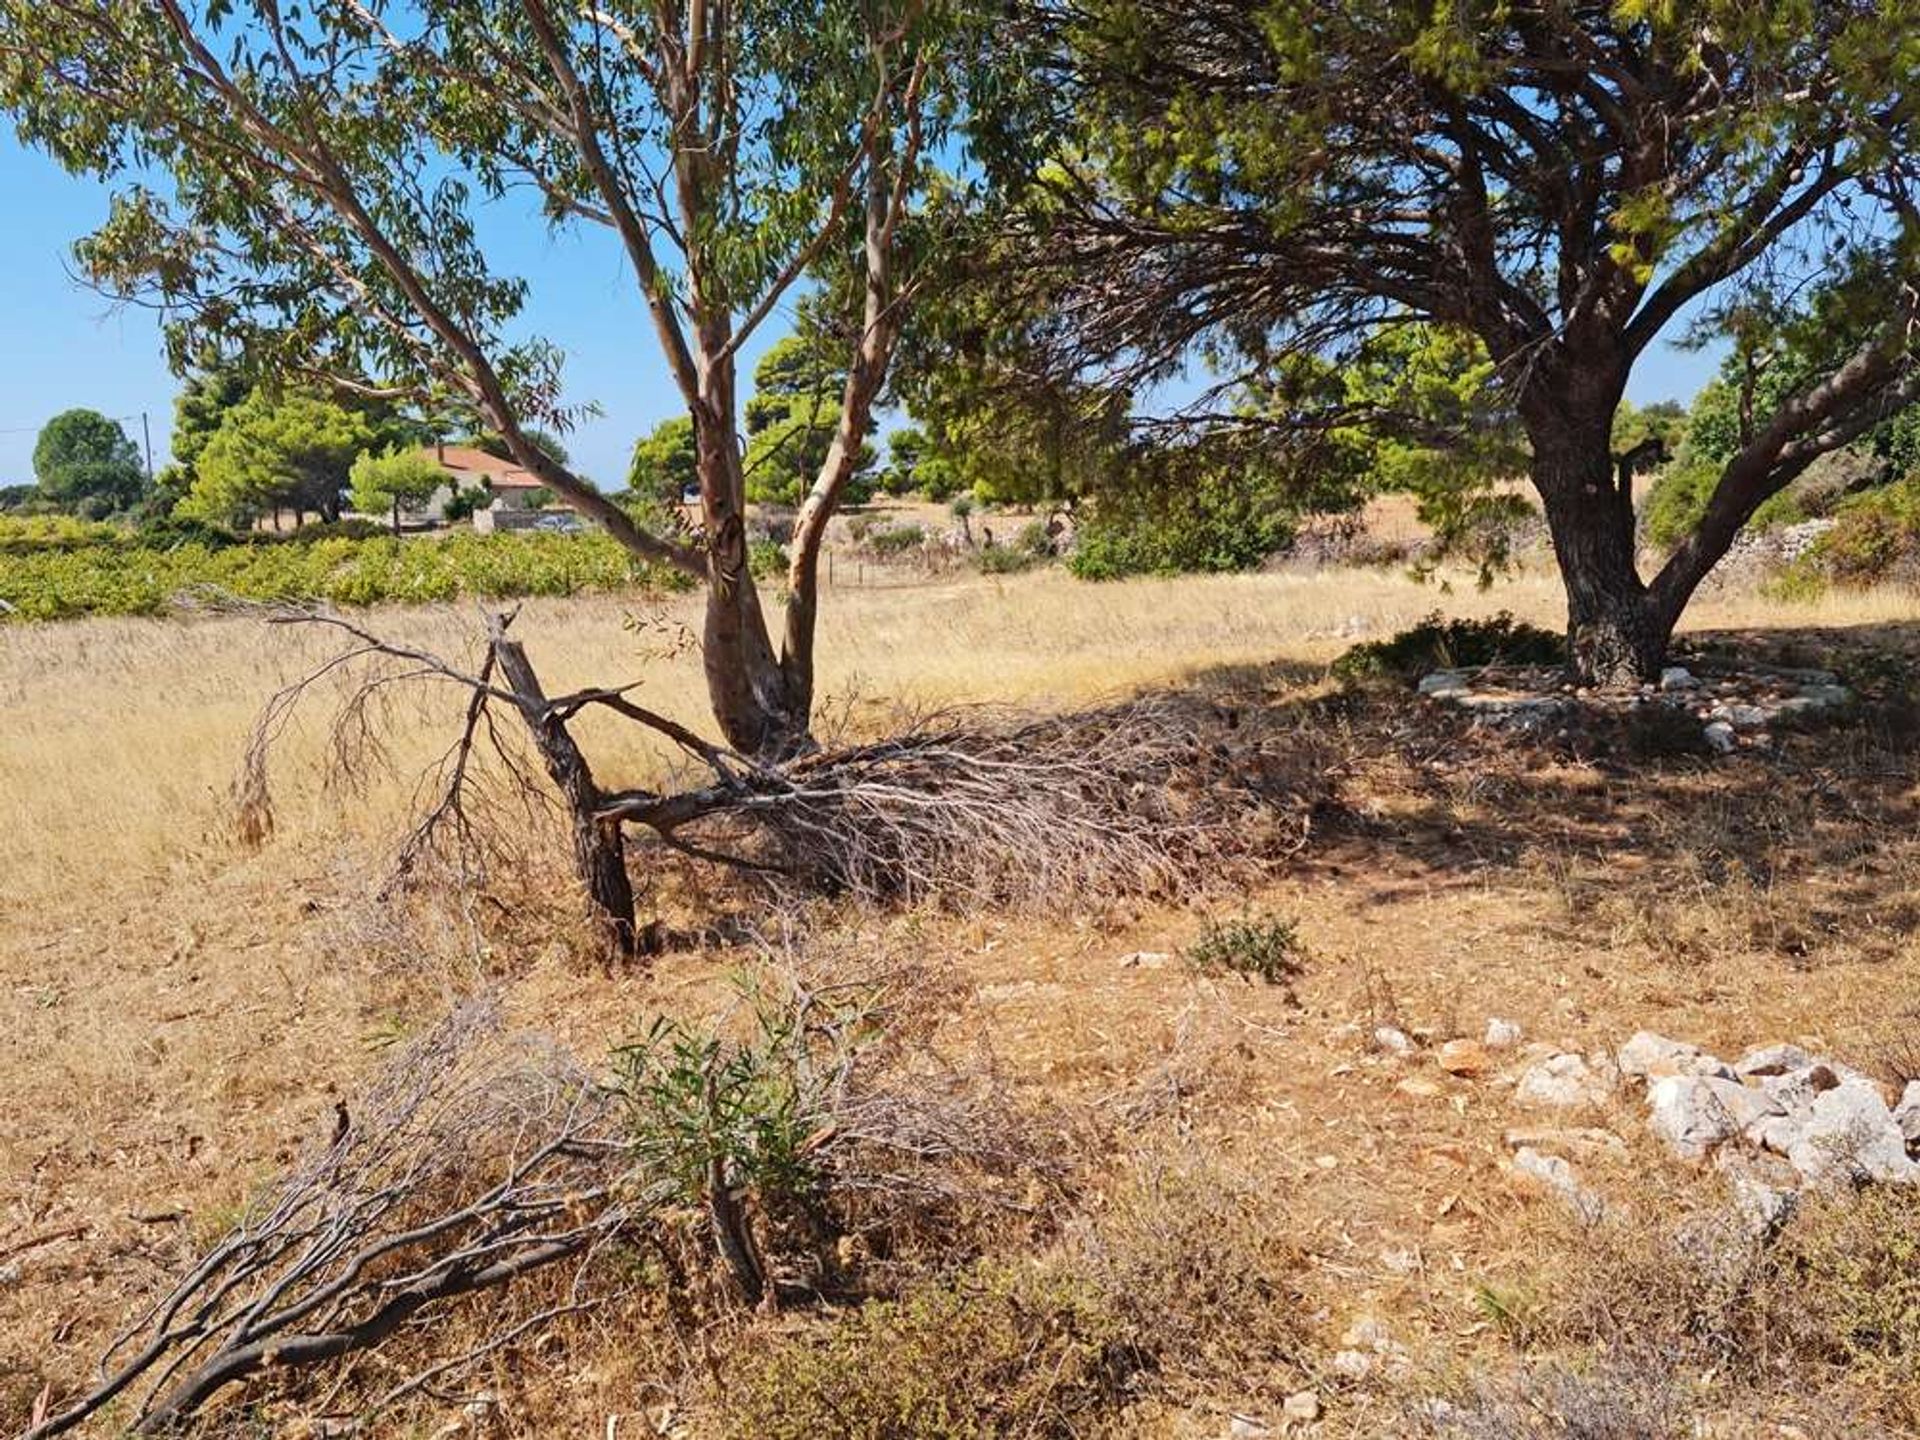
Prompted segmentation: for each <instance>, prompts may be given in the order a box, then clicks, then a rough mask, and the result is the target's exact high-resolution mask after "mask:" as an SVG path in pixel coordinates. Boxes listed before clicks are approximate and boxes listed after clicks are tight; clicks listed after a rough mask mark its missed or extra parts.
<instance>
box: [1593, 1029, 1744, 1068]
mask: <svg viewBox="0 0 1920 1440" xmlns="http://www.w3.org/2000/svg"><path fill="white" fill-rule="evenodd" d="M1619 1061H1620V1071H1621V1073H1622V1074H1624V1075H1631V1076H1634V1077H1635V1078H1636V1079H1641V1080H1656V1079H1659V1078H1660V1077H1661V1076H1664V1075H1718V1076H1721V1077H1722V1078H1725V1079H1732V1078H1733V1071H1732V1070H1730V1069H1728V1068H1727V1066H1726V1065H1725V1064H1723V1063H1722V1062H1721V1061H1720V1060H1718V1059H1716V1058H1715V1057H1714V1056H1712V1055H1709V1054H1708V1053H1707V1052H1706V1051H1704V1050H1702V1049H1701V1048H1700V1047H1699V1046H1698V1045H1689V1044H1688V1043H1687V1042H1686V1041H1684V1040H1669V1039H1668V1038H1667V1037H1666V1036H1665V1035H1656V1034H1655V1033H1654V1032H1653V1031H1651V1030H1641V1031H1639V1032H1637V1033H1636V1034H1635V1035H1634V1036H1633V1038H1632V1039H1630V1040H1628V1041H1627V1043H1626V1044H1624V1045H1622V1046H1621V1047H1620V1055H1619Z"/></svg>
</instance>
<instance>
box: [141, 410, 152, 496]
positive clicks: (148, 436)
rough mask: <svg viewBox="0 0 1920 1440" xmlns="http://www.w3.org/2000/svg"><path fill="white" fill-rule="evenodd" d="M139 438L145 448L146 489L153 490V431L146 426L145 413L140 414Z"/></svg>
mask: <svg viewBox="0 0 1920 1440" xmlns="http://www.w3.org/2000/svg"><path fill="white" fill-rule="evenodd" d="M140 438H141V440H142V441H143V442H145V444H146V447H147V489H149V490H151V489H153V431H152V430H151V429H149V428H148V426H147V412H146V411H144V410H142V411H141V412H140Z"/></svg>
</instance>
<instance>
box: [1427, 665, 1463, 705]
mask: <svg viewBox="0 0 1920 1440" xmlns="http://www.w3.org/2000/svg"><path fill="white" fill-rule="evenodd" d="M1472 688H1473V687H1472V685H1471V683H1470V682H1469V681H1468V679H1467V677H1466V676H1465V675H1463V674H1461V673H1460V672H1459V671H1458V670H1436V671H1434V672H1433V673H1432V674H1431V675H1422V676H1421V677H1420V693H1421V694H1422V695H1432V696H1434V697H1435V698H1436V699H1441V700H1450V699H1452V698H1453V697H1455V696H1456V695H1465V694H1466V693H1467V692H1468V691H1469V690H1471V689H1472Z"/></svg>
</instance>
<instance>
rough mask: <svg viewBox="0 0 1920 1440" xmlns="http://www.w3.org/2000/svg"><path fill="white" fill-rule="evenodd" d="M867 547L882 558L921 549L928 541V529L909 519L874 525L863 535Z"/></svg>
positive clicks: (889, 557)
mask: <svg viewBox="0 0 1920 1440" xmlns="http://www.w3.org/2000/svg"><path fill="white" fill-rule="evenodd" d="M861 538H862V540H863V542H864V543H865V545H866V547H867V548H868V549H869V550H871V551H872V552H873V553H874V554H875V555H878V556H880V557H881V558H882V559H891V558H894V557H897V556H901V555H905V554H907V553H909V552H910V551H914V550H919V549H921V548H922V547H924V546H925V545H926V543H927V532H926V530H925V529H924V528H923V527H921V526H919V525H916V524H914V523H913V522H912V521H908V522H906V523H904V524H897V525H874V526H872V527H871V528H869V529H868V530H867V532H866V534H865V535H864V536H863V537H861Z"/></svg>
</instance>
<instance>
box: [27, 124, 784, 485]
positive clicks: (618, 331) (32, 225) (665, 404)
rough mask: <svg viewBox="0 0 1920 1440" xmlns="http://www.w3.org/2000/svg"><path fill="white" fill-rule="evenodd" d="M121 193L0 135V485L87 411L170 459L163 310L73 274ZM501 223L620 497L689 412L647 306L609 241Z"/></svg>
mask: <svg viewBox="0 0 1920 1440" xmlns="http://www.w3.org/2000/svg"><path fill="white" fill-rule="evenodd" d="M108 193H109V192H108V190H107V188H106V187H105V186H103V185H101V184H99V183H98V182H96V181H93V180H89V179H79V178H75V177H74V176H71V175H68V174H67V173H66V172H65V171H64V170H62V169H61V168H60V167H59V166H58V165H56V164H54V163H53V161H51V160H49V159H48V158H47V157H46V156H44V155H42V154H40V153H39V152H38V151H33V150H28V149H25V148H23V147H22V146H21V145H20V144H19V143H18V142H17V141H16V140H15V139H14V138H13V136H12V135H11V133H5V132H0V197H4V199H5V205H4V208H3V210H0V213H4V214H5V215H6V216H7V219H8V223H7V224H5V225H0V395H4V396H5V397H6V400H5V403H4V404H0V484H13V483H25V482H27V481H30V480H32V478H33V443H34V438H35V435H36V434H37V433H38V430H39V427H40V426H41V425H42V424H44V423H45V422H46V421H47V420H48V419H49V418H50V417H51V416H53V415H56V414H58V413H59V412H60V411H62V410H66V409H70V408H72V407H74V406H86V407H88V408H89V409H94V410H99V411H101V412H102V413H104V414H107V415H111V416H113V417H114V418H115V419H118V420H120V421H122V423H123V426H124V428H125V429H126V431H127V433H128V434H129V435H130V436H132V437H133V439H134V441H135V442H136V443H137V442H138V441H139V440H140V414H141V412H142V411H143V410H144V411H145V412H146V414H147V416H148V419H149V421H150V423H151V425H152V429H153V449H154V462H155V464H156V465H159V464H165V463H166V458H167V438H168V436H169V434H170V433H171V431H172V428H173V397H174V393H175V392H176V391H177V390H178V389H179V382H178V381H176V380H175V379H174V378H173V376H172V375H170V374H169V373H168V371H167V364H166V355H165V351H164V348H163V346H162V344H161V340H160V329H159V324H158V322H157V319H156V317H155V316H153V315H152V314H150V313H147V312H144V311H140V310H133V309H122V310H119V311H115V310H113V309H112V307H110V306H109V305H108V304H107V302H106V301H105V300H103V299H102V298H101V297H100V296H99V295H97V294H95V293H94V292H93V291H91V290H88V289H86V288H85V287H84V286H81V285H79V284H77V283H75V282H74V281H73V280H72V279H71V278H70V277H69V274H68V255H69V250H70V248H71V246H72V244H73V242H74V241H75V240H77V239H79V238H80V237H81V236H82V235H85V234H86V233H87V232H88V231H90V230H92V229H93V228H94V227H95V226H96V225H98V224H99V223H100V221H101V220H102V219H104V218H105V215H106V210H107V195H108ZM501 208H502V210H503V212H505V213H502V214H500V215H498V216H497V217H490V223H489V233H490V235H491V237H492V238H493V239H494V241H495V243H496V245H497V248H496V249H495V250H494V251H493V252H492V253H493V255H494V258H495V259H496V260H497V262H498V264H499V265H500V267H501V268H502V269H508V270H512V271H514V272H516V273H519V274H522V275H524V276H526V277H527V278H528V279H529V280H530V281H531V282H532V294H531V299H530V302H529V305H528V310H527V316H526V318H527V320H528V322H529V326H530V328H531V329H533V330H535V331H537V332H538V333H540V334H543V335H545V336H546V337H547V338H548V339H550V340H553V341H554V342H555V343H557V344H559V345H560V346H561V347H562V348H563V349H565V350H566V352H567V367H566V376H567V389H568V399H569V401H570V402H573V403H581V402H584V401H587V400H593V401H597V402H598V403H599V404H600V406H601V407H602V409H603V410H604V411H605V413H604V415H602V416H601V417H600V418H599V419H595V420H588V421H585V422H583V423H582V425H581V426H580V428H579V429H578V430H577V431H576V432H575V433H574V434H573V435H571V436H569V437H568V440H567V444H568V448H569V450H570V451H571V452H572V454H573V458H574V460H575V462H576V463H577V464H578V465H579V467H580V468H581V469H582V470H584V471H585V472H586V473H587V474H588V475H589V476H591V477H592V478H594V479H595V480H597V481H599V482H600V483H601V484H602V485H605V486H608V487H609V488H615V489H617V488H619V487H620V486H621V485H623V484H625V483H626V473H627V457H628V454H629V452H630V451H631V450H632V448H633V442H634V440H635V438H636V437H637V436H639V435H641V434H643V433H645V432H646V431H648V430H650V429H652V428H653V426H654V425H656V424H658V423H659V422H660V421H661V420H663V419H665V418H667V417H668V416H669V415H672V414H675V413H677V411H678V410H679V403H680V402H679V393H678V392H677V391H676V390H675V389H674V387H673V382H672V381H671V380H670V379H669V378H668V375H667V372H666V369H665V366H664V365H663V363H662V362H661V360H660V359H659V352H658V348H657V346H656V345H655V342H654V337H653V331H652V328H651V326H650V323H649V321H648V319H647V314H646V307H645V305H644V304H643V303H642V302H641V300H640V298H639V292H638V290H637V289H636V288H635V287H634V284H633V280H632V273H631V271H629V270H628V269H627V268H626V261H625V260H624V259H623V258H622V256H621V254H620V252H619V249H618V247H617V246H616V245H615V244H613V243H612V239H611V237H610V236H603V235H599V234H588V233H582V232H581V231H580V230H579V229H574V230H569V231H566V232H562V233H560V234H557V235H556V234H554V233H552V232H550V231H549V229H548V228H547V226H546V225H545V224H543V223H542V222H541V221H540V220H539V219H538V218H537V217H536V216H534V215H533V214H531V213H530V212H531V202H529V206H528V210H529V213H527V214H524V215H522V214H517V213H512V212H513V211H515V210H517V208H518V207H516V206H513V205H512V204H511V203H509V205H507V206H504V207H501ZM783 329H784V326H782V325H781V324H780V323H779V319H778V317H776V318H775V320H773V321H770V322H769V324H768V326H767V327H766V328H765V329H764V330H763V331H762V332H761V333H760V334H759V335H757V336H756V337H755V340H756V342H757V343H754V344H751V345H749V346H747V347H746V348H745V350H744V352H743V353H744V357H745V366H746V369H747V370H748V371H749V372H750V371H751V369H752V366H753V364H754V362H755V361H756V360H758V358H759V356H760V353H761V352H762V351H763V350H764V348H765V347H766V346H767V345H769V344H771V343H772V342H773V341H774V340H775V339H777V338H778V337H779V335H780V334H781V333H782V331H783Z"/></svg>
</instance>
